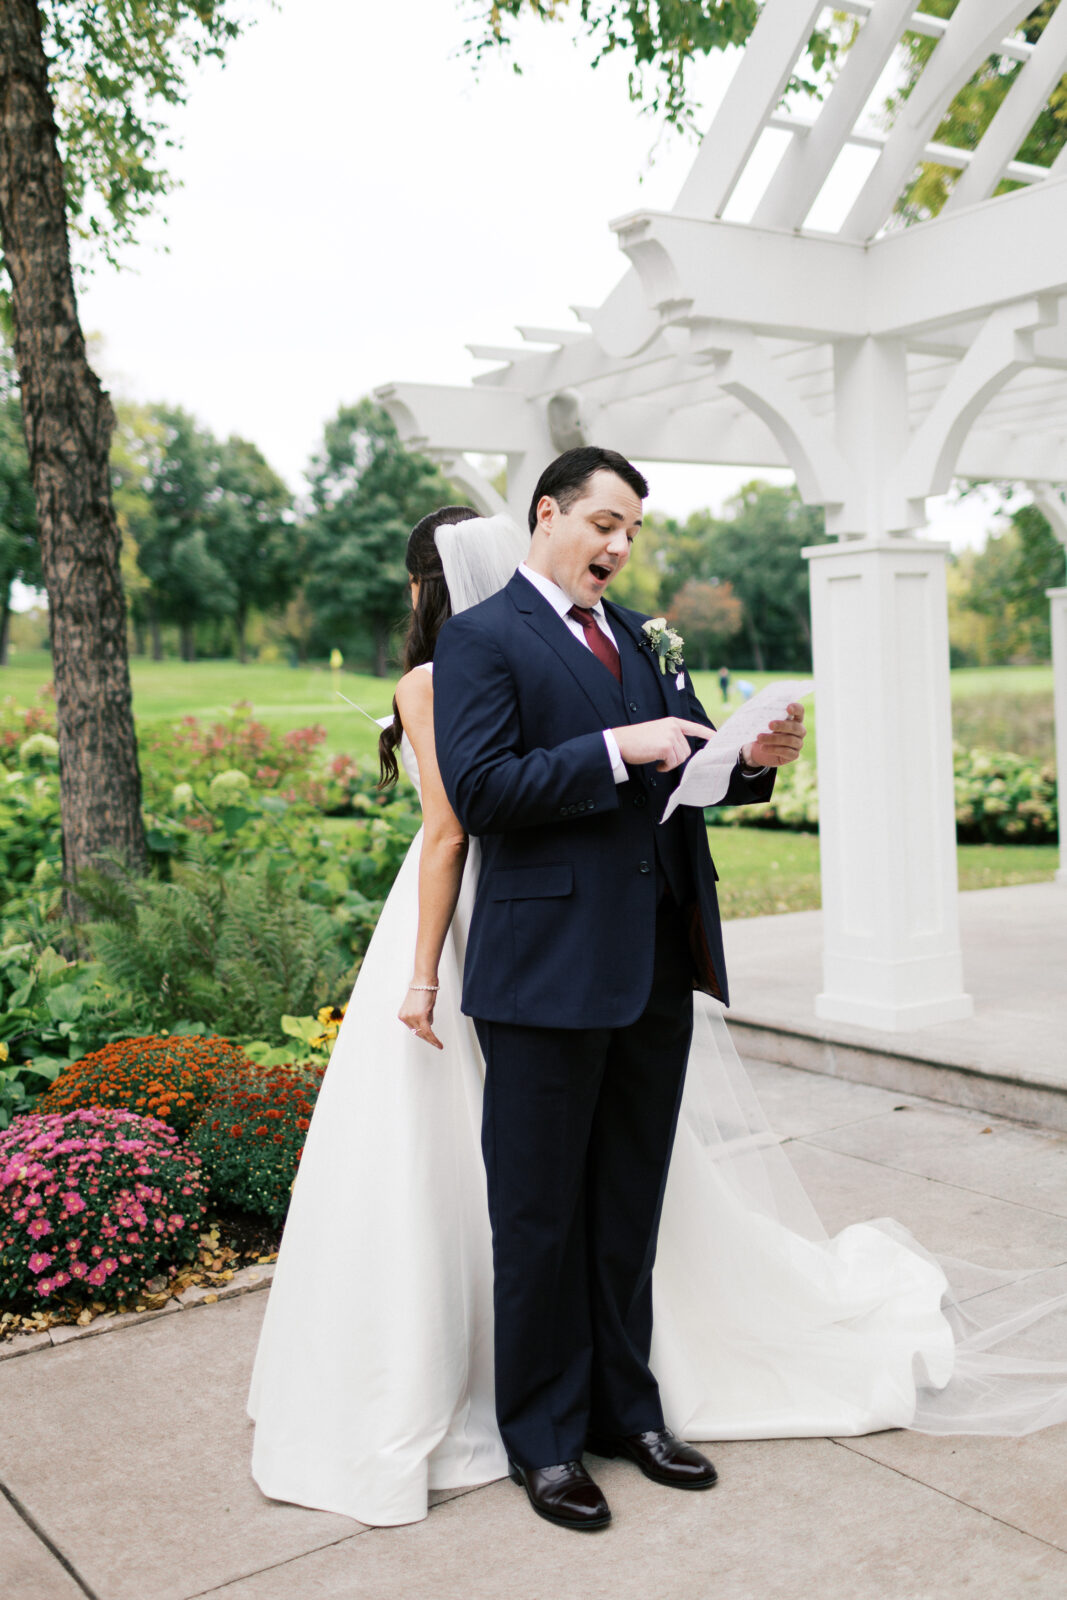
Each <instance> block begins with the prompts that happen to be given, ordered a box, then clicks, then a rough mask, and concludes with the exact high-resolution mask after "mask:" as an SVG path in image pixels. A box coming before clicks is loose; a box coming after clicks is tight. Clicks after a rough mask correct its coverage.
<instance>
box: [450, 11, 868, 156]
mask: <svg viewBox="0 0 1067 1600" xmlns="http://www.w3.org/2000/svg"><path fill="white" fill-rule="evenodd" d="M466 10H467V11H468V13H469V14H470V15H471V18H472V24H473V31H472V32H471V34H470V35H469V37H468V38H467V39H466V40H465V42H464V48H465V49H466V51H467V52H468V53H469V54H470V55H472V56H473V57H474V58H475V60H476V61H480V60H481V59H482V58H484V57H485V56H486V55H489V54H491V53H493V52H496V51H502V52H504V53H508V54H509V53H511V52H513V51H514V49H515V40H514V37H513V35H512V34H511V33H510V32H509V31H508V30H509V28H510V27H511V25H512V24H513V23H515V22H516V21H517V20H518V19H519V18H521V17H536V18H537V19H538V20H539V21H541V22H558V23H565V22H568V21H571V22H573V23H574V25H575V29H576V32H577V34H578V35H579V36H580V37H581V38H583V39H584V40H585V42H586V43H587V44H588V45H589V46H590V54H591V65H592V66H593V67H594V68H595V67H597V66H599V65H600V63H601V62H602V61H604V60H606V59H607V58H608V57H609V56H614V55H623V56H625V57H626V58H627V59H628V61H629V62H630V63H631V65H630V71H629V76H628V80H627V81H628V86H629V93H630V99H631V100H632V101H634V102H635V103H637V104H639V105H641V106H643V107H644V108H645V109H646V110H647V111H648V112H649V114H650V115H652V116H655V117H661V118H662V119H663V120H664V121H665V122H666V123H668V124H671V125H674V126H677V127H686V128H694V127H695V126H696V119H697V115H698V113H699V111H700V107H699V105H698V104H697V103H696V102H695V101H694V100H693V98H692V91H691V82H692V77H691V75H692V69H693V65H694V63H695V62H696V61H697V60H698V59H699V58H700V57H702V56H710V55H711V54H712V53H713V52H714V51H716V50H725V49H727V48H728V47H729V46H730V45H743V44H744V43H745V42H746V40H747V39H748V36H749V34H750V33H751V32H752V30H753V28H754V27H755V25H756V22H757V20H758V18H759V14H760V3H759V0H492V3H491V4H489V3H487V0H467V4H466ZM854 32H855V24H854V23H853V21H852V19H851V18H849V19H846V20H844V21H843V20H842V19H841V18H840V17H836V18H833V19H832V20H831V21H830V22H829V23H828V24H826V25H824V26H822V27H819V28H816V29H815V31H814V32H813V33H812V35H811V38H810V40H809V41H808V50H807V55H806V57H805V60H804V61H803V62H802V63H800V66H799V70H798V71H797V72H795V73H794V74H793V76H792V78H791V79H790V81H789V84H788V86H787V89H786V93H787V94H790V93H795V92H800V93H804V94H809V95H815V94H819V93H820V92H821V80H822V74H823V72H824V69H825V68H826V66H827V64H828V63H829V62H831V61H833V60H834V59H835V58H836V56H837V55H838V53H839V52H840V51H841V50H842V49H843V48H845V47H847V44H848V42H849V40H850V39H851V38H852V36H853V34H854ZM513 64H514V69H515V71H516V72H521V71H522V66H521V63H520V62H519V60H518V59H517V57H515V58H513Z"/></svg>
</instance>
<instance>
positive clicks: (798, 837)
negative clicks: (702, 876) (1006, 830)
mask: <svg viewBox="0 0 1067 1600" xmlns="http://www.w3.org/2000/svg"><path fill="white" fill-rule="evenodd" d="M708 841H709V843H710V845H711V853H712V855H713V856H714V858H715V866H716V868H717V869H718V873H719V905H720V907H721V909H722V914H723V916H724V917H763V916H771V915H774V914H775V913H778V912H781V911H814V910H817V909H818V907H819V906H820V905H821V904H822V899H821V895H820V889H819V837H818V834H814V833H788V832H786V831H785V830H784V829H781V830H780V829H773V828H709V829H708ZM956 860H957V863H958V867H959V880H960V888H961V889H995V888H1001V887H1003V886H1004V885H1007V884H1014V883H1045V882H1048V881H1050V880H1051V878H1052V877H1053V874H1054V873H1055V871H1056V867H1057V865H1058V864H1059V846H1058V845H1054V844H961V845H959V846H957V849H956Z"/></svg>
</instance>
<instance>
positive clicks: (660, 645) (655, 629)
mask: <svg viewBox="0 0 1067 1600" xmlns="http://www.w3.org/2000/svg"><path fill="white" fill-rule="evenodd" d="M641 632H642V633H643V634H644V636H645V638H646V639H647V640H648V644H649V649H650V650H651V651H652V654H653V655H654V656H655V657H656V660H657V661H658V662H659V670H660V671H661V672H662V673H663V675H664V677H666V676H667V673H668V672H678V671H679V670H680V669H681V667H682V664H683V660H684V657H683V654H682V652H683V650H684V649H685V640H684V639H683V638H682V636H681V634H680V633H675V631H674V629H673V628H668V626H667V619H666V617H652V618H650V619H649V621H648V622H646V623H643V624H642V627H641Z"/></svg>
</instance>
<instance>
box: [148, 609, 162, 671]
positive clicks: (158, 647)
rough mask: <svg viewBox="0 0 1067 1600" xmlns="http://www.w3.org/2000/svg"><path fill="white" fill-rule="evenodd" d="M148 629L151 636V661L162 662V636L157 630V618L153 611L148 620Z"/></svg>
mask: <svg viewBox="0 0 1067 1600" xmlns="http://www.w3.org/2000/svg"><path fill="white" fill-rule="evenodd" d="M148 629H149V632H150V633H151V635H152V660H153V661H162V660H163V635H162V633H161V632H160V630H159V616H158V614H157V613H156V612H155V611H153V612H152V615H151V616H150V617H149V619H148Z"/></svg>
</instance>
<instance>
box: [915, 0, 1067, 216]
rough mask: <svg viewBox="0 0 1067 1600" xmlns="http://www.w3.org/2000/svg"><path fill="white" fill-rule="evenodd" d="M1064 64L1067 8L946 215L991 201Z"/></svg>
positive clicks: (1003, 107) (1004, 106)
mask: <svg viewBox="0 0 1067 1600" xmlns="http://www.w3.org/2000/svg"><path fill="white" fill-rule="evenodd" d="M1065 64H1067V6H1064V5H1060V6H1057V8H1056V10H1055V11H1054V12H1053V13H1052V16H1051V18H1050V20H1049V22H1048V24H1047V26H1046V28H1045V31H1044V32H1043V33H1042V35H1041V38H1040V39H1039V41H1038V43H1037V47H1036V49H1035V50H1034V51H1033V54H1032V55H1031V56H1030V59H1029V60H1028V61H1027V62H1026V64H1025V66H1024V67H1023V69H1022V71H1021V72H1020V73H1019V75H1018V76H1017V78H1016V80H1015V82H1014V83H1013V84H1012V86H1011V88H1010V89H1009V90H1008V93H1007V95H1006V96H1005V98H1004V99H1003V100H1002V101H1001V103H1000V105H999V107H998V108H997V113H996V116H995V117H994V118H993V120H992V122H991V123H990V124H989V127H988V128H987V129H986V131H985V134H984V135H983V137H982V141H981V143H980V144H979V146H978V149H977V150H976V151H975V153H974V157H973V159H972V160H971V162H970V163H969V164H968V166H967V169H966V171H965V172H964V173H963V175H962V177H960V178H959V179H957V181H956V184H955V187H954V188H953V190H952V193H951V194H950V195H949V197H948V200H947V202H946V204H945V206H944V209H943V211H942V215H944V213H945V212H949V211H958V210H960V209H961V208H962V207H963V206H970V205H974V204H976V203H977V202H978V201H979V200H988V198H989V196H990V195H991V194H992V193H993V190H994V189H995V188H996V186H997V184H998V183H999V182H1000V180H1001V178H1002V177H1003V176H1004V174H1005V171H1006V169H1007V167H1008V165H1009V163H1010V162H1012V160H1013V159H1014V157H1015V154H1016V152H1017V151H1018V149H1019V147H1020V145H1021V144H1022V142H1023V140H1024V139H1025V138H1026V135H1027V134H1028V133H1029V132H1030V129H1031V128H1032V127H1033V125H1034V123H1035V121H1036V120H1037V117H1038V115H1039V113H1040V111H1041V109H1042V107H1043V106H1044V105H1045V104H1046V103H1047V101H1048V98H1049V95H1050V94H1051V93H1052V91H1053V89H1054V88H1055V87H1056V85H1057V83H1059V81H1060V79H1061V78H1062V76H1063V72H1064V66H1065Z"/></svg>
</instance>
